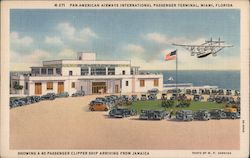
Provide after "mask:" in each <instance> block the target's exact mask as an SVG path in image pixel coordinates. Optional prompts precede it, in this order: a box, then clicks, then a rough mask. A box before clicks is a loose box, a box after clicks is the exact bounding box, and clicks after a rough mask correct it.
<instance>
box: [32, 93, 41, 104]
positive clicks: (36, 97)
mask: <svg viewBox="0 0 250 158" xmlns="http://www.w3.org/2000/svg"><path fill="white" fill-rule="evenodd" d="M30 97H31V100H33V101H34V103H36V102H39V101H40V100H41V97H40V96H35V95H33V96H30Z"/></svg>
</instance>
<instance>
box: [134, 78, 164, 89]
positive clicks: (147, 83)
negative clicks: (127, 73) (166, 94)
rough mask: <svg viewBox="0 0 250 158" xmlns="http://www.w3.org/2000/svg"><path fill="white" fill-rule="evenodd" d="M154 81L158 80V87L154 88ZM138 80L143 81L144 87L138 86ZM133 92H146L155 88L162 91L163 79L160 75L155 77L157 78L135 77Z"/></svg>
mask: <svg viewBox="0 0 250 158" xmlns="http://www.w3.org/2000/svg"><path fill="white" fill-rule="evenodd" d="M154 79H158V80H159V82H158V86H154ZM140 80H144V81H145V85H144V87H141V86H140ZM134 82H135V92H147V91H148V90H150V89H153V88H157V89H158V90H159V91H162V89H163V77H162V75H157V76H147V75H144V76H140V75H137V76H136V77H135V81H134Z"/></svg>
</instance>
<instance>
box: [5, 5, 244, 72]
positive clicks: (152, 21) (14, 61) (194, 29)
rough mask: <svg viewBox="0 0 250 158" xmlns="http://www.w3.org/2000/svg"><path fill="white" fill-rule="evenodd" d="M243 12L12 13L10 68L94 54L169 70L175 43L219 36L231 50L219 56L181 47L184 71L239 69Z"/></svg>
mask: <svg viewBox="0 0 250 158" xmlns="http://www.w3.org/2000/svg"><path fill="white" fill-rule="evenodd" d="M239 17H240V11H239V10H233V9H230V10H229V9H223V10H214V9H213V10H204V9H203V10H53V9H51V10H44V9H36V10H27V9H22V10H20V9H15V10H11V12H10V37H11V38H10V39H11V41H10V48H11V69H12V70H29V67H30V66H35V65H41V61H42V60H50V59H64V58H69V59H72V58H75V55H76V52H79V51H83V52H87V51H94V52H96V53H97V57H98V58H99V59H102V60H105V59H107V60H112V59H114V60H116V59H119V60H122V59H124V60H131V61H132V63H133V64H134V65H138V66H141V68H142V69H161V70H171V69H174V68H175V62H174V61H169V62H166V61H164V55H165V54H166V53H167V52H168V51H171V50H173V49H176V48H177V47H174V46H172V45H171V44H172V43H186V44H189V43H190V44H191V43H192V44H201V43H202V42H204V40H208V39H210V38H211V37H213V38H214V39H218V38H219V37H220V38H221V39H223V40H225V41H227V43H228V44H232V45H234V47H232V48H225V49H224V50H222V51H221V52H219V53H218V56H216V57H212V56H209V57H207V58H204V59H198V58H196V57H191V56H190V53H189V52H187V51H186V50H184V49H182V48H178V57H179V58H178V63H179V65H178V66H179V68H180V69H190V70H193V69H203V70H204V69H211V70H219V69H224V70H225V69H239V68H240V21H239V19H240V18H239Z"/></svg>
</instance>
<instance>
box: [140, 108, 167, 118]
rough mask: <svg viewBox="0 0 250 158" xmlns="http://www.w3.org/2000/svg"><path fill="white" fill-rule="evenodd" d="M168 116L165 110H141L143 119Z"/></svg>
mask: <svg viewBox="0 0 250 158" xmlns="http://www.w3.org/2000/svg"><path fill="white" fill-rule="evenodd" d="M166 116H167V112H166V111H163V110H141V114H140V116H139V119H141V120H162V119H164V118H165V117H166Z"/></svg>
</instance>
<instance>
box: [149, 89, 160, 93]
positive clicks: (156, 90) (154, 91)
mask: <svg viewBox="0 0 250 158" xmlns="http://www.w3.org/2000/svg"><path fill="white" fill-rule="evenodd" d="M148 93H159V89H157V88H153V89H150V90H148Z"/></svg>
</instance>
